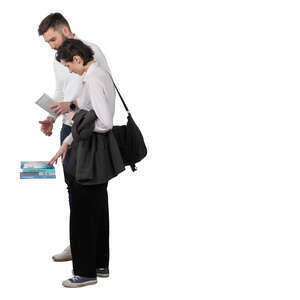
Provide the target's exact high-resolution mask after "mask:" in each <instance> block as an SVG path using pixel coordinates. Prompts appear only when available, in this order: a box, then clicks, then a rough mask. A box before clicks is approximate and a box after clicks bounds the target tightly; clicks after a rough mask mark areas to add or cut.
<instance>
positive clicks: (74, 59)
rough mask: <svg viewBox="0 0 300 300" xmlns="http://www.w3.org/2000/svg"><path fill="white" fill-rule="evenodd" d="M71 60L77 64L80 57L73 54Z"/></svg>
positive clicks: (79, 62) (79, 61)
mask: <svg viewBox="0 0 300 300" xmlns="http://www.w3.org/2000/svg"><path fill="white" fill-rule="evenodd" d="M73 62H75V63H77V64H81V62H82V59H81V57H80V56H79V55H75V56H73Z"/></svg>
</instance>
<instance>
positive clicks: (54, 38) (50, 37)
mask: <svg viewBox="0 0 300 300" xmlns="http://www.w3.org/2000/svg"><path fill="white" fill-rule="evenodd" d="M43 37H44V40H45V42H46V43H48V44H49V45H50V47H51V48H52V49H54V50H57V49H58V48H59V47H60V46H61V44H62V43H63V41H64V40H65V39H66V38H65V36H64V35H63V33H62V31H61V30H59V29H58V30H55V29H54V28H49V29H48V30H47V31H46V32H45V33H44V34H43Z"/></svg>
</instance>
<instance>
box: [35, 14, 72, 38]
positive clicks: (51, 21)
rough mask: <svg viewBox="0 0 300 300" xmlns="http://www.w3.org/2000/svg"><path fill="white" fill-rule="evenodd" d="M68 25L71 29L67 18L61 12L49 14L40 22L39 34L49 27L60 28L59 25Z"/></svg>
mask: <svg viewBox="0 0 300 300" xmlns="http://www.w3.org/2000/svg"><path fill="white" fill-rule="evenodd" d="M62 25H64V26H67V27H68V28H69V30H70V31H71V29H70V25H69V23H68V21H67V20H66V18H65V17H64V16H63V15H62V14H61V13H58V12H57V13H53V14H50V15H48V16H47V17H46V18H45V19H44V20H43V21H42V22H41V24H40V26H39V29H38V32H39V35H43V34H44V33H45V32H47V31H48V29H49V28H53V29H55V30H56V29H58V28H59V26H62Z"/></svg>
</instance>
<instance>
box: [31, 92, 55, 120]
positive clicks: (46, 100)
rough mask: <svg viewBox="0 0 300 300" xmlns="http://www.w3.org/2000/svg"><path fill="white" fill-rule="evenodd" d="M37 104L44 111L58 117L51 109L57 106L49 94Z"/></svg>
mask: <svg viewBox="0 0 300 300" xmlns="http://www.w3.org/2000/svg"><path fill="white" fill-rule="evenodd" d="M35 103H36V104H37V105H39V106H40V107H41V108H42V109H44V110H45V111H47V112H48V113H49V114H50V115H52V116H54V117H57V114H56V113H55V112H53V111H52V110H51V108H50V105H52V104H55V103H56V101H54V100H53V99H52V98H51V97H49V96H48V95H47V94H43V95H42V96H41V97H40V98H39V99H38V100H37V101H36V102H35Z"/></svg>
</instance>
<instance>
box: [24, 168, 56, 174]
mask: <svg viewBox="0 0 300 300" xmlns="http://www.w3.org/2000/svg"><path fill="white" fill-rule="evenodd" d="M22 172H23V173H32V172H44V173H55V169H22Z"/></svg>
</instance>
